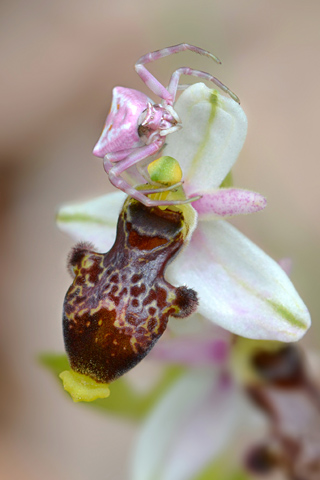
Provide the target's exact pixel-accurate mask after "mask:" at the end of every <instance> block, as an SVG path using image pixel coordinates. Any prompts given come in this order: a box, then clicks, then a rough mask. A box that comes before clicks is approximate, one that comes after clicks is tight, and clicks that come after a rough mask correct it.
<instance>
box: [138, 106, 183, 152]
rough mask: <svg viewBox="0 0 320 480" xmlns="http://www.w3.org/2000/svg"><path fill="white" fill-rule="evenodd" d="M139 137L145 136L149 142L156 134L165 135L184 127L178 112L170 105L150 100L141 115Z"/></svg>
mask: <svg viewBox="0 0 320 480" xmlns="http://www.w3.org/2000/svg"><path fill="white" fill-rule="evenodd" d="M138 123H139V127H138V133H139V137H145V138H146V139H147V142H146V143H147V144H149V143H151V141H152V139H153V138H154V136H155V135H160V136H161V137H165V136H166V135H168V134H169V133H173V132H176V131H177V130H180V128H181V127H182V125H181V121H180V118H179V116H178V114H177V113H176V112H175V111H174V109H173V108H172V107H171V106H170V105H166V106H162V105H157V104H152V103H150V102H148V104H147V108H146V109H145V110H144V111H143V112H142V113H141V115H140V117H139V122H138Z"/></svg>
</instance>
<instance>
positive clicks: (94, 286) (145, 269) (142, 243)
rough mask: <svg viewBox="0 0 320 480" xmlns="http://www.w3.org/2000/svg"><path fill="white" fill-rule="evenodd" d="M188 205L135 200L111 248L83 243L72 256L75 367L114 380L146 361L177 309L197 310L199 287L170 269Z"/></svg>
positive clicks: (68, 334) (70, 316)
mask: <svg viewBox="0 0 320 480" xmlns="http://www.w3.org/2000/svg"><path fill="white" fill-rule="evenodd" d="M184 232H185V224H184V218H183V214H182V212H181V211H173V210H170V209H165V210H161V209H159V208H158V207H152V208H148V207H145V206H144V205H142V204H140V203H139V202H137V201H136V200H134V199H128V200H127V201H126V203H125V204H124V207H123V209H122V211H121V213H120V216H119V220H118V226H117V236H116V240H115V243H114V245H113V247H112V248H111V250H110V251H109V252H108V253H105V254H102V253H96V252H94V251H93V247H92V245H90V244H83V243H82V244H81V243H80V244H78V245H76V246H75V247H74V249H73V250H72V252H71V254H70V257H69V268H70V270H71V272H72V275H73V276H74V281H73V283H72V285H71V287H70V288H69V290H68V292H67V294H66V297H65V301H64V312H63V330H64V340H65V346H66V350H67V353H68V356H69V361H70V364H71V368H72V369H73V370H75V371H76V372H78V373H82V374H85V375H89V376H90V377H92V378H94V379H95V380H96V381H98V382H103V383H109V382H111V381H113V380H115V379H116V378H118V377H119V376H121V375H123V374H124V373H125V372H127V371H128V370H129V369H131V368H132V367H134V366H135V365H136V364H137V363H138V362H140V360H142V359H143V358H144V357H145V356H146V354H147V353H148V352H149V351H150V349H151V348H152V347H153V346H154V344H155V342H156V341H157V340H158V339H159V337H160V336H161V335H162V334H163V332H164V330H165V329H166V326H167V322H168V318H169V316H170V315H171V316H173V317H180V318H183V317H186V316H188V315H190V314H191V313H192V312H194V311H195V309H196V307H197V304H198V300H197V294H196V292H195V291H194V290H192V289H189V288H187V287H179V288H176V287H173V286H172V285H170V284H169V283H168V282H167V281H166V280H165V279H164V271H165V268H166V266H167V265H168V263H169V262H170V261H171V260H173V258H174V257H175V255H176V254H177V253H178V252H179V250H180V249H181V247H182V246H183V242H184V235H185V233H184Z"/></svg>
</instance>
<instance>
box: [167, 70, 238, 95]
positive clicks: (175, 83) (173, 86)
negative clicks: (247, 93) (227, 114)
mask: <svg viewBox="0 0 320 480" xmlns="http://www.w3.org/2000/svg"><path fill="white" fill-rule="evenodd" d="M181 75H193V76H194V77H198V78H203V79H204V80H209V81H210V82H213V83H214V84H215V85H217V87H219V88H220V89H221V90H222V91H223V92H225V93H227V94H228V95H230V97H231V98H232V99H233V100H235V101H236V102H237V103H240V100H239V98H238V97H237V95H236V94H235V93H233V92H232V91H231V90H230V89H229V88H228V87H227V86H226V85H224V84H223V83H222V82H220V80H218V79H217V78H216V77H213V76H212V75H210V73H206V72H202V71H201V70H194V69H193V68H189V67H181V68H178V69H177V70H176V71H175V72H173V74H172V76H171V79H170V83H169V86H168V91H169V92H170V94H171V95H172V98H173V101H174V100H175V97H176V93H177V90H178V87H179V80H180V76H181Z"/></svg>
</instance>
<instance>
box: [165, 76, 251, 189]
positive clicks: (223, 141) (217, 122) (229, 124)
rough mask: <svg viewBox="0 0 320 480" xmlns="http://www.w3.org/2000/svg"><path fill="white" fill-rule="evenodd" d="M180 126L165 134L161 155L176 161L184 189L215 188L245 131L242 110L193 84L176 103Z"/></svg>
mask: <svg viewBox="0 0 320 480" xmlns="http://www.w3.org/2000/svg"><path fill="white" fill-rule="evenodd" d="M174 108H175V110H176V111H177V112H178V114H179V116H180V118H181V121H182V127H183V128H182V129H181V130H180V131H179V132H175V133H174V134H172V135H168V137H167V139H166V142H167V146H166V147H165V149H164V152H163V154H164V155H169V156H172V157H174V158H176V159H177V160H178V162H179V163H180V165H181V168H182V171H183V173H184V180H185V185H184V186H185V189H186V191H187V193H188V194H189V195H190V194H191V193H193V192H196V191H206V190H211V189H213V188H217V187H218V186H219V185H220V184H221V182H222V181H223V179H224V178H225V176H226V175H227V173H228V172H229V171H230V169H231V167H232V166H233V164H234V163H235V161H236V159H237V158H238V155H239V153H240V150H241V148H242V146H243V143H244V140H245V138H246V133H247V118H246V116H245V113H244V111H243V110H242V108H241V107H240V105H238V103H236V102H235V101H234V100H232V98H228V97H224V96H222V95H220V94H219V93H218V92H217V91H216V90H212V89H210V88H208V87H206V86H205V85H204V84H203V83H196V84H194V85H192V86H191V87H189V88H187V89H186V90H185V91H184V92H183V93H182V94H181V96H180V97H179V99H178V101H177V102H176V104H175V107H174Z"/></svg>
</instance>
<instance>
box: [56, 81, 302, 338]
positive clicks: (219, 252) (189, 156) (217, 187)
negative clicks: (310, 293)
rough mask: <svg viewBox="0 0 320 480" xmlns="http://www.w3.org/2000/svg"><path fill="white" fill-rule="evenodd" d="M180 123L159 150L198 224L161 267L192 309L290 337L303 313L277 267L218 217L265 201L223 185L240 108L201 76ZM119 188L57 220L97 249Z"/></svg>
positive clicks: (239, 139) (251, 333)
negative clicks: (190, 292) (194, 297)
mask: <svg viewBox="0 0 320 480" xmlns="http://www.w3.org/2000/svg"><path fill="white" fill-rule="evenodd" d="M175 109H176V111H177V112H178V114H179V116H180V118H181V120H182V124H183V128H182V129H181V131H179V132H176V133H174V134H172V135H170V136H168V139H167V146H166V147H165V149H164V151H163V154H164V155H170V156H172V157H174V158H175V159H176V160H177V161H178V162H179V164H180V166H181V168H182V172H183V179H184V190H185V193H186V194H187V196H191V195H195V194H196V195H197V194H198V195H201V198H200V199H199V200H198V201H195V202H194V203H193V204H192V205H193V207H194V208H195V210H196V211H197V212H198V223H197V226H196V225H193V229H194V228H195V227H196V228H195V230H194V232H193V235H192V237H191V240H190V241H189V244H188V246H187V247H186V248H185V249H184V251H182V253H180V254H179V256H178V257H177V258H176V259H175V261H174V262H173V263H172V264H171V265H170V266H169V268H168V271H167V278H168V281H169V282H171V283H172V284H174V285H175V284H181V283H182V284H188V285H189V286H190V287H192V288H194V289H195V290H196V291H197V292H198V294H199V299H200V302H199V308H198V312H199V313H200V314H201V315H203V316H204V317H205V318H207V319H209V320H210V321H212V322H214V323H216V324H218V325H220V326H221V327H223V328H225V329H227V330H229V331H230V332H233V333H235V334H237V335H240V336H244V337H248V338H255V339H269V340H279V341H284V342H292V341H297V340H299V339H300V338H301V337H302V336H303V335H304V333H305V332H306V331H307V329H308V328H309V326H310V316H309V312H308V310H307V308H306V306H305V305H304V303H303V301H302V300H301V298H300V297H299V295H298V293H297V292H296V290H295V288H294V286H293V285H292V283H291V281H290V280H289V278H288V277H287V275H286V274H285V273H284V272H283V270H282V269H281V267H280V266H279V265H278V264H277V263H276V262H275V261H273V260H272V259H271V258H270V257H269V256H268V255H266V254H265V253H264V252H263V251H262V250H261V249H260V248H259V247H257V246H256V245H255V244H253V243H252V242H251V241H250V240H249V239H248V238H246V237H245V236H244V235H243V234H242V233H240V232H239V231H238V230H237V229H236V228H235V227H233V226H232V225H230V224H229V223H227V222H226V221H225V220H223V218H225V217H228V216H232V215H237V214H245V213H252V212H256V211H258V210H261V209H263V208H264V207H265V205H266V201H265V198H264V197H263V196H261V195H260V194H258V193H255V192H251V191H247V190H241V189H236V188H223V185H224V184H226V177H227V176H228V174H229V172H230V170H231V168H232V166H233V165H234V163H235V161H236V159H237V157H238V155H239V153H240V150H241V148H242V146H243V143H244V140H245V137H246V132H247V120H246V116H245V114H244V112H243V110H242V108H241V107H240V106H239V105H238V104H237V103H236V102H235V101H233V100H232V99H229V98H226V97H224V96H222V95H220V94H219V93H218V92H216V91H214V90H211V89H209V88H207V87H206V86H205V85H204V84H202V83H197V84H195V85H192V86H190V87H189V88H187V89H186V90H185V91H184V92H183V93H182V94H181V96H180V98H179V99H178V101H177V102H176V104H175ZM124 200H125V195H124V194H123V193H122V192H116V193H112V194H109V195H105V196H102V197H99V198H96V199H94V200H91V201H88V202H85V203H82V204H74V205H66V206H64V207H62V208H61V209H60V211H59V213H58V216H57V221H58V225H59V227H60V228H61V230H63V231H65V232H67V233H69V234H70V235H71V236H72V237H73V238H74V239H76V240H82V241H89V242H92V243H93V244H94V245H95V247H96V250H97V251H100V252H105V251H107V250H108V249H109V248H110V247H111V246H112V244H113V241H114V236H115V228H116V222H117V218H118V214H119V211H120V210H121V207H122V204H123V202H124Z"/></svg>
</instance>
